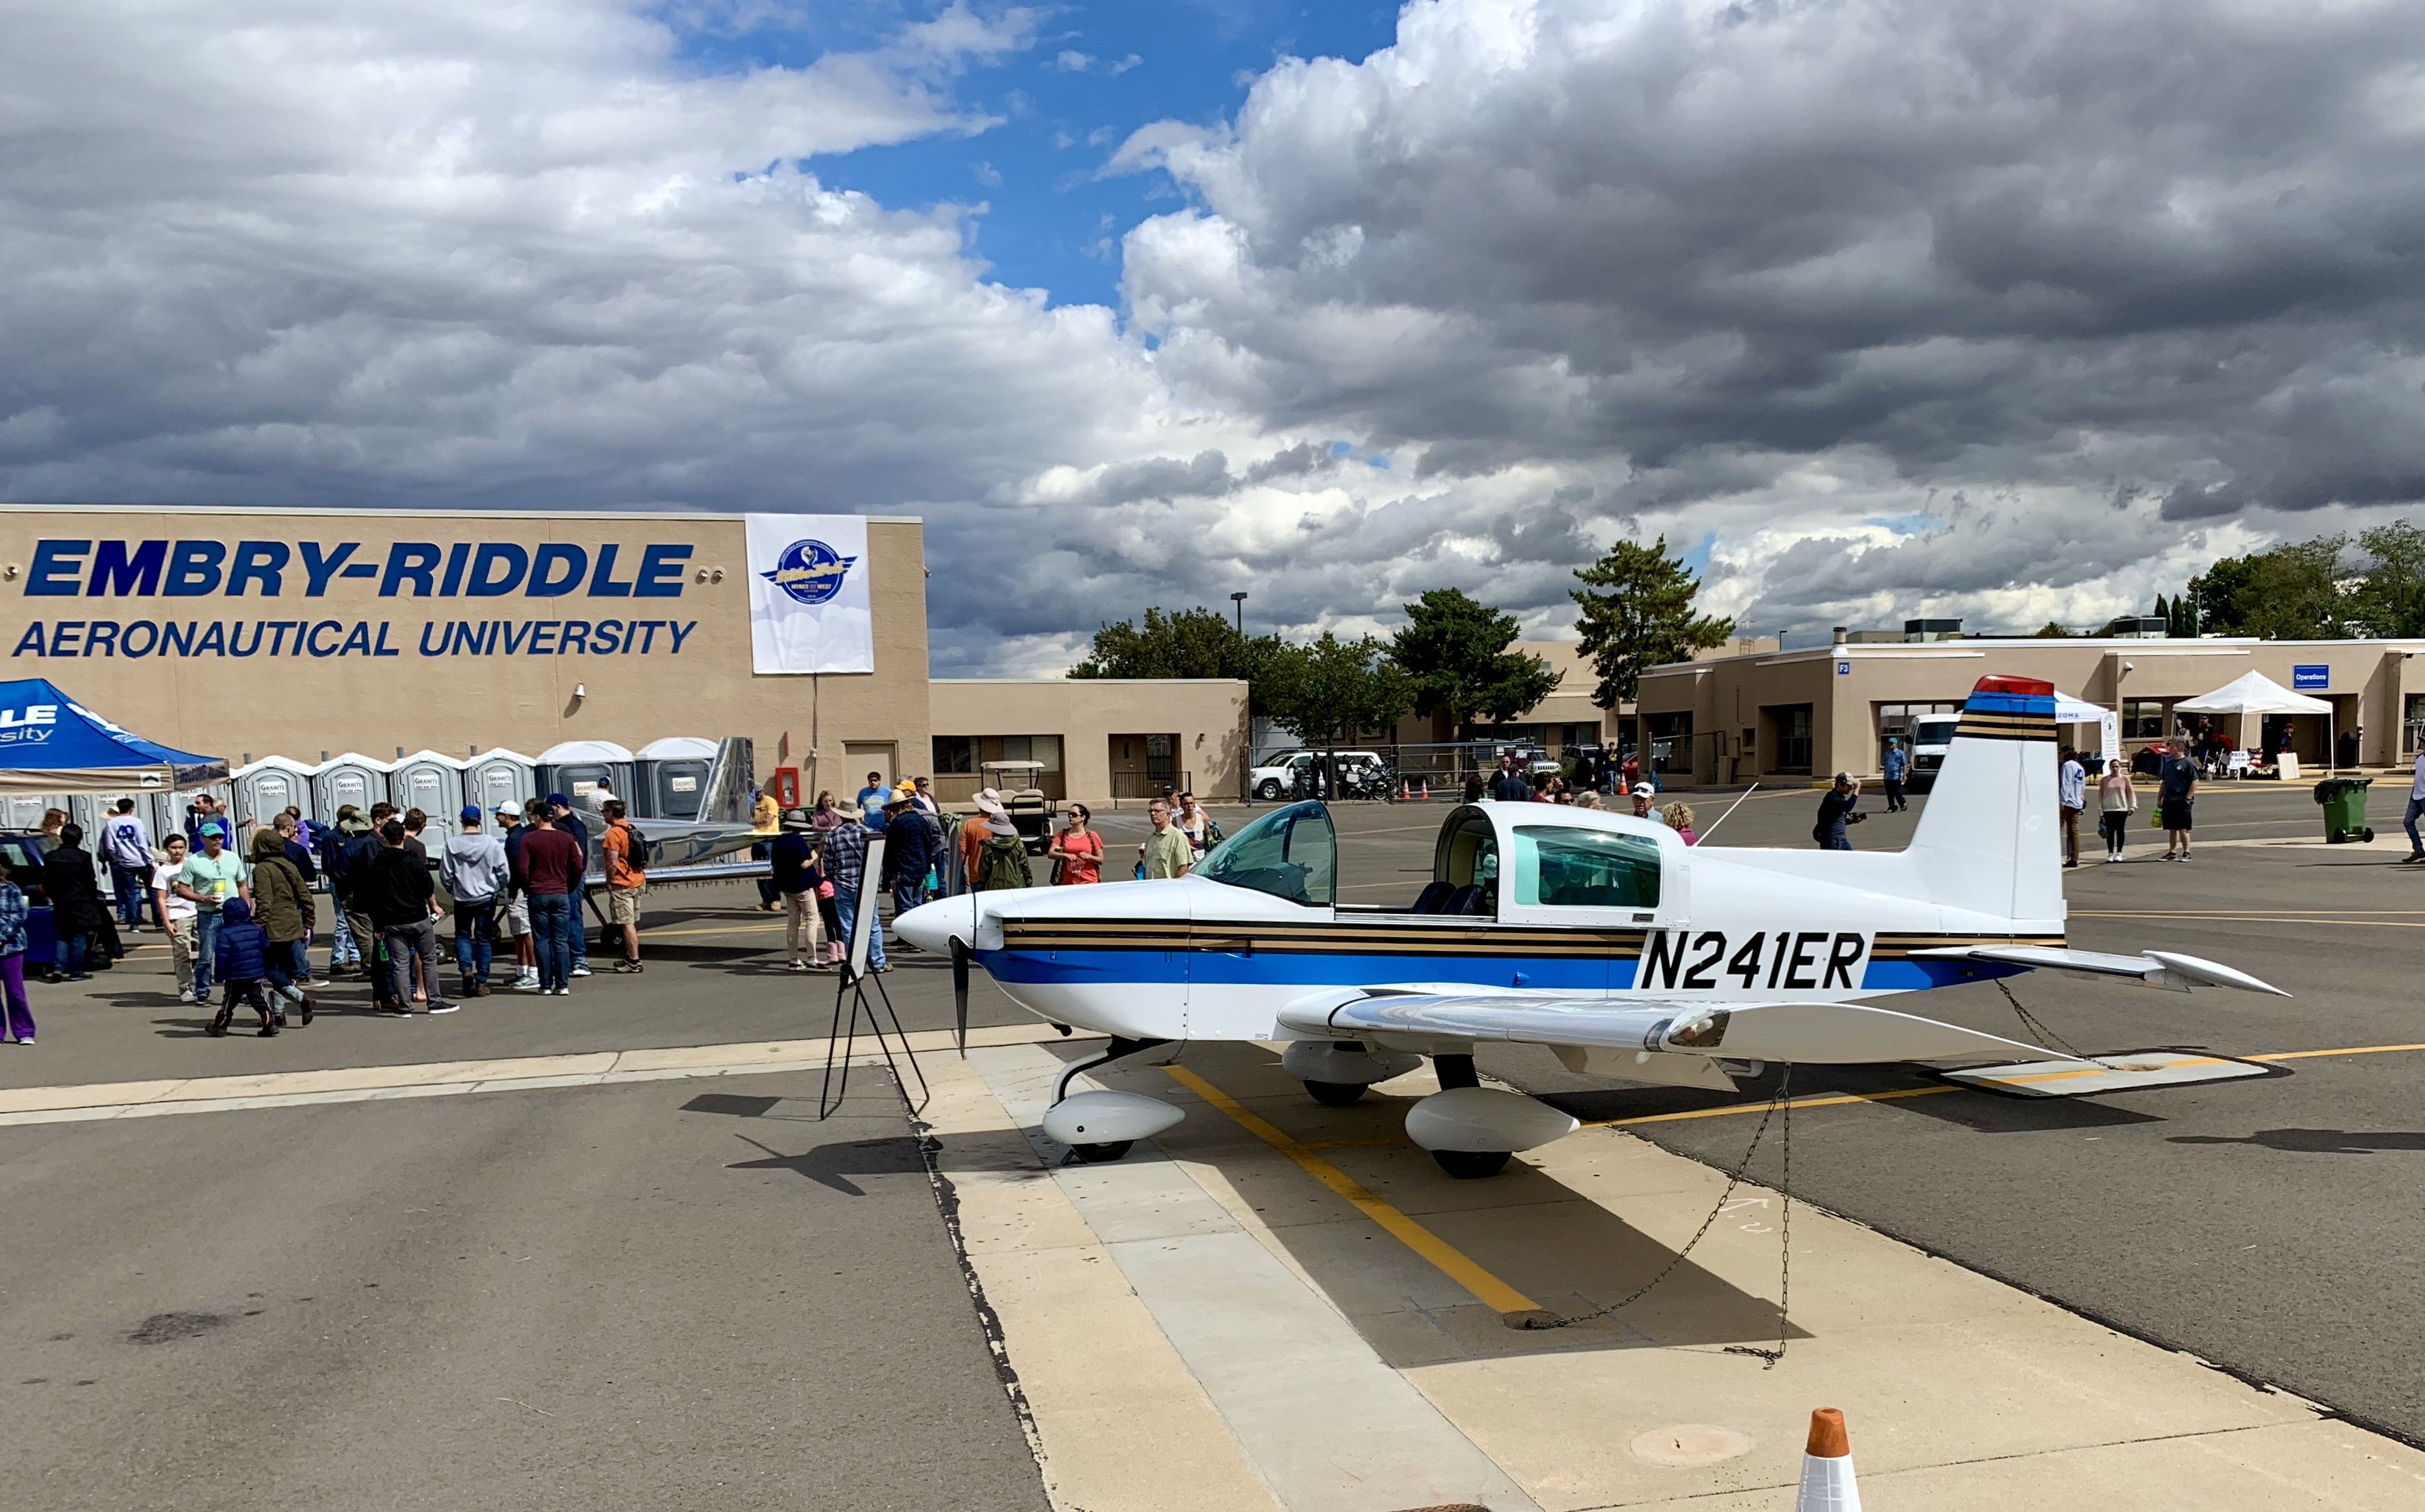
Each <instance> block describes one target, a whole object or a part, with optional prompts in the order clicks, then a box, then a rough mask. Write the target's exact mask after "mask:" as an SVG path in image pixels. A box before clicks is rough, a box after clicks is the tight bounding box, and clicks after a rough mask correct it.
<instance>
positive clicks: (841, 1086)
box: [817, 835, 933, 1122]
mask: <svg viewBox="0 0 2425 1512" xmlns="http://www.w3.org/2000/svg"><path fill="white" fill-rule="evenodd" d="M883 877H884V837H883V836H882V835H875V836H872V837H870V839H869V840H868V842H867V869H866V871H864V872H862V873H861V874H860V876H859V907H858V908H856V909H852V910H851V919H850V952H849V954H848V955H847V956H846V957H843V968H842V975H841V977H840V978H839V979H838V980H837V981H836V982H835V983H834V1011H833V1029H832V1032H831V1033H830V1034H829V1035H828V1036H827V1039H826V1075H825V1081H824V1083H823V1084H822V1085H821V1086H820V1087H819V1089H818V1092H817V1119H818V1121H819V1122H823V1121H824V1120H826V1119H827V1118H832V1117H833V1116H834V1115H835V1114H836V1113H838V1112H840V1111H841V1109H842V1104H843V1098H844V1097H845V1096H847V1095H848V1093H849V1090H850V1062H851V1054H852V1052H853V1051H854V1050H855V1049H856V1048H857V1046H858V1044H859V1020H860V1019H861V1018H862V1017H864V1018H865V1019H866V1021H867V1029H868V1033H869V1035H870V1036H871V1037H873V1038H874V1039H875V1048H876V1049H877V1050H878V1051H881V1052H882V1053H883V1055H884V1064H885V1067H886V1069H888V1070H891V1072H892V1080H893V1082H894V1084H895V1085H896V1086H899V1087H900V1088H901V1098H902V1101H903V1102H909V1082H908V1079H907V1077H904V1076H903V1075H902V1074H901V1067H902V1064H903V1063H904V1062H907V1064H908V1067H909V1071H910V1074H911V1075H912V1076H915V1077H916V1078H917V1079H918V1098H917V1101H916V1102H909V1111H910V1112H911V1113H913V1114H914V1113H923V1112H924V1111H925V1107H926V1100H927V1099H928V1098H929V1097H931V1096H932V1095H933V1094H932V1093H930V1092H928V1091H927V1089H926V1072H925V1071H924V1070H923V1069H922V1068H921V1067H920V1066H919V1064H918V1055H917V1053H916V1052H915V1051H912V1050H911V1049H910V1048H909V1036H908V1034H907V1031H905V1030H904V1029H903V1028H902V1027H901V1015H900V1013H899V1012H898V1011H897V1010H895V1009H894V1007H893V1006H892V997H891V994H890V993H888V992H886V991H885V990H884V982H883V979H882V978H880V977H878V976H876V975H875V973H872V972H870V971H869V970H868V969H867V953H868V941H869V937H870V934H871V933H872V931H873V930H874V928H875V908H876V904H877V902H878V901H879V900H880V898H881V893H880V891H879V890H880V889H881V887H882V886H883V881H882V878H883ZM870 987H874V988H875V996H876V1000H877V1001H876V1002H875V1003H871V1002H869V1001H868V997H867V989H869V988H870ZM845 1000H847V1002H848V1005H849V1010H850V1011H849V1019H848V1021H847V1022H846V1023H845V1021H844V1020H843V1005H844V1001H845ZM879 1006H880V1008H881V1011H878V1009H879ZM888 1021H889V1022H890V1023H891V1036H890V1037H887V1035H886V1028H885V1026H886V1024H887V1022H888ZM895 1040H898V1041H899V1042H900V1046H901V1052H900V1054H899V1055H898V1057H896V1056H895V1055H894V1054H893V1049H892V1046H893V1041H895ZM837 1071H838V1072H839V1073H840V1074H836V1073H837Z"/></svg>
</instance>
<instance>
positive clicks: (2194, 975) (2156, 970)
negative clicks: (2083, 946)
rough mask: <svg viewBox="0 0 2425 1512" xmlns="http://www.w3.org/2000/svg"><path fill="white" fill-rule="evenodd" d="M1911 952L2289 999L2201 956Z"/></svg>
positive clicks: (2045, 950) (2035, 950)
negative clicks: (2214, 988) (2125, 977)
mask: <svg viewBox="0 0 2425 1512" xmlns="http://www.w3.org/2000/svg"><path fill="white" fill-rule="evenodd" d="M1911 954H1912V955H1914V956H1916V957H1935V958H1936V959H1938V960H1985V961H1999V962H2002V963H2003V964H2005V965H2008V966H2029V967H2033V968H2037V969H2040V970H2044V971H2050V972H2070V973H2073V974H2075V975H2080V976H2135V977H2137V978H2138V979H2139V980H2140V981H2142V982H2144V983H2146V984H2147V985H2148V986H2149V987H2160V988H2164V989H2169V990H2171V991H2175V992H2186V991H2188V990H2189V989H2191V988H2192V986H2196V987H2232V988H2238V989H2240V990H2241V991H2243V992H2271V993H2272V994H2273V995H2274V996H2275V997H2281V998H2286V997H2288V996H2289V995H2290V994H2289V993H2288V992H2285V991H2283V990H2282V989H2280V988H2278V987H2275V986H2274V985H2273V984H2272V983H2271V982H2265V981H2259V980H2258V979H2257V978H2256V977H2254V976H2251V975H2249V974H2248V973H2246V972H2243V971H2240V970H2238V969H2236V968H2234V967H2230V966H2225V965H2224V964H2223V963H2222V962H2221V961H2212V960H2208V959H2207V958H2206V957H2203V956H2184V955H2181V954H2179V953H2178V952H2176V951H2170V950H2147V951H2142V952H2140V953H2139V954H2138V955H2136V956H2114V955H2109V954H2107V953H2105V952H2103V951H2096V950H2065V949H2062V948H2059V947H2056V946H2051V945H1945V946H1940V947H1937V948H1935V949H1930V950H1915V951H1913V952H1912V953H1911Z"/></svg>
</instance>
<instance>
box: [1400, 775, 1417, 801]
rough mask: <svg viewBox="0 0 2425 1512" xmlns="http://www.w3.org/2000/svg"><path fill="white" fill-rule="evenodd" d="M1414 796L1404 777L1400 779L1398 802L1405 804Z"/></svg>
mask: <svg viewBox="0 0 2425 1512" xmlns="http://www.w3.org/2000/svg"><path fill="white" fill-rule="evenodd" d="M1413 796H1414V794H1413V793H1412V792H1411V791H1409V790H1408V789H1407V787H1406V780H1405V778H1403V777H1402V778H1400V779H1398V801H1399V802H1400V803H1404V802H1405V801H1406V800H1407V799H1408V798H1411V797H1413Z"/></svg>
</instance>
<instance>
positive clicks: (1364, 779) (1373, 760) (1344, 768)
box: [1246, 750, 1389, 803]
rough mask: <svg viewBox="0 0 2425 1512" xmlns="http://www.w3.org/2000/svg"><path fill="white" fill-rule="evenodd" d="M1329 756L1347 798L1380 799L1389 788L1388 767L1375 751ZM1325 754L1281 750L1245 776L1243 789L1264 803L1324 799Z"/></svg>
mask: <svg viewBox="0 0 2425 1512" xmlns="http://www.w3.org/2000/svg"><path fill="white" fill-rule="evenodd" d="M1329 754H1331V755H1333V756H1335V757H1337V758H1338V761H1339V785H1340V787H1341V789H1342V790H1343V791H1344V795H1345V796H1349V797H1373V798H1377V797H1379V796H1381V795H1382V794H1383V793H1384V792H1386V791H1387V790H1388V788H1389V763H1387V762H1385V761H1383V760H1382V759H1381V753H1380V752H1379V751H1376V750H1341V751H1333V752H1330V753H1329ZM1323 755H1324V753H1323V752H1321V751H1318V750H1284V751H1282V752H1280V753H1279V754H1278V755H1277V756H1275V757H1273V758H1272V759H1271V760H1270V761H1268V762H1266V763H1264V764H1261V765H1260V766H1258V767H1256V768H1254V770H1253V771H1251V772H1249V773H1248V774H1247V777H1246V790H1247V791H1248V792H1250V793H1252V794H1253V795H1254V796H1256V797H1258V798H1261V800H1263V801H1264V802H1265V803H1270V802H1273V801H1275V800H1277V799H1279V798H1283V797H1287V796H1291V795H1293V794H1295V793H1300V792H1303V793H1310V794H1312V795H1313V796H1316V797H1326V796H1329V795H1327V794H1326V793H1325V792H1323V791H1322V790H1323V788H1324V787H1325V779H1324V777H1323V774H1322V758H1323Z"/></svg>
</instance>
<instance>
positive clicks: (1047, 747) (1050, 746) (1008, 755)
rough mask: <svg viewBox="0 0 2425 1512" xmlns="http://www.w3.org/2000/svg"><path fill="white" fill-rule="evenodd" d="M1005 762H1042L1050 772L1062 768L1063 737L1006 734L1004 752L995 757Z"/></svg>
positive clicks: (1003, 742) (1003, 743) (1003, 739)
mask: <svg viewBox="0 0 2425 1512" xmlns="http://www.w3.org/2000/svg"><path fill="white" fill-rule="evenodd" d="M994 760H996V761H1004V762H1042V763H1043V764H1044V769H1045V770H1046V771H1048V772H1057V771H1059V770H1061V737H1060V736H1059V735H1004V736H1003V737H1002V754H1001V755H1000V756H997V757H995V758H994Z"/></svg>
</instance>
